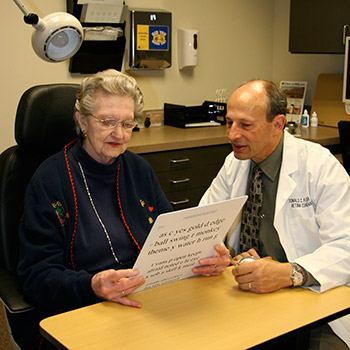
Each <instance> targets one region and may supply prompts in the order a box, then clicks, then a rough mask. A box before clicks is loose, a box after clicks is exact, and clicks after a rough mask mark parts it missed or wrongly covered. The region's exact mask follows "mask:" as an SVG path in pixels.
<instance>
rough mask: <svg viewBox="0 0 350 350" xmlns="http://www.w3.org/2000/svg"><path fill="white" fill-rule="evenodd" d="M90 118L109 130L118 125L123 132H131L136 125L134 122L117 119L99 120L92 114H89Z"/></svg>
mask: <svg viewBox="0 0 350 350" xmlns="http://www.w3.org/2000/svg"><path fill="white" fill-rule="evenodd" d="M90 116H91V117H92V118H94V119H96V120H97V121H99V122H100V123H101V124H102V125H103V126H105V127H106V128H110V129H112V128H115V127H116V126H118V125H121V127H122V128H123V129H124V130H129V131H131V130H132V129H133V128H134V127H135V126H136V125H137V123H136V122H135V120H118V119H113V118H107V119H100V118H97V117H95V116H94V115H93V114H90Z"/></svg>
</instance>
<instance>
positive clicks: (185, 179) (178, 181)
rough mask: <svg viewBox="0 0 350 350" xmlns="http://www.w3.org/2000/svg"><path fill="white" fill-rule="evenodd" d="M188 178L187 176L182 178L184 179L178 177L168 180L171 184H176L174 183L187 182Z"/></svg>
mask: <svg viewBox="0 0 350 350" xmlns="http://www.w3.org/2000/svg"><path fill="white" fill-rule="evenodd" d="M189 181H190V179H189V178H188V177H186V178H184V179H180V180H170V183H171V184H172V185H176V184H182V183H185V182H189Z"/></svg>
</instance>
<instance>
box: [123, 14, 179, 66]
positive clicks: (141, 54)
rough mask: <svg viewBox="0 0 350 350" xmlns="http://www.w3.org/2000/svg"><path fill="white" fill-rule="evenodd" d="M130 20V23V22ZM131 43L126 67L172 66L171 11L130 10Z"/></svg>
mask: <svg viewBox="0 0 350 350" xmlns="http://www.w3.org/2000/svg"><path fill="white" fill-rule="evenodd" d="M128 22H129V23H128ZM127 25H128V26H129V28H128V29H129V31H130V34H129V37H130V45H129V48H128V55H129V57H128V58H127V62H128V66H127V67H126V69H164V68H169V67H171V41H172V38H171V13H170V12H168V11H164V10H159V9H157V10H130V21H127Z"/></svg>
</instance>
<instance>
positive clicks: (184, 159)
mask: <svg viewBox="0 0 350 350" xmlns="http://www.w3.org/2000/svg"><path fill="white" fill-rule="evenodd" d="M189 161H190V159H189V158H182V159H170V163H171V164H178V163H187V162H189Z"/></svg>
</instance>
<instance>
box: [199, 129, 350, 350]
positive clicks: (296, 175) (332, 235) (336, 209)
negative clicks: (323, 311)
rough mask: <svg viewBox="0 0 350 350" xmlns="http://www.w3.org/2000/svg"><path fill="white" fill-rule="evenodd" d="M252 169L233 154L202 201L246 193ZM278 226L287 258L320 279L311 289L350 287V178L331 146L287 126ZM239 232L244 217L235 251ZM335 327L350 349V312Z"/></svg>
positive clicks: (233, 242)
mask: <svg viewBox="0 0 350 350" xmlns="http://www.w3.org/2000/svg"><path fill="white" fill-rule="evenodd" d="M249 168H250V160H243V161H241V160H237V159H236V158H234V156H233V153H231V154H229V155H228V156H227V158H226V160H225V163H224V165H223V167H222V168H221V170H220V171H219V173H218V175H217V176H216V178H215V179H214V180H213V182H212V184H211V186H210V187H209V188H208V190H207V191H206V193H205V194H204V196H203V198H202V199H201V201H200V204H199V205H204V204H209V203H213V202H217V201H220V200H225V199H229V198H234V197H238V196H241V195H244V194H245V193H246V187H247V180H248V174H249ZM274 226H275V228H276V230H277V232H278V235H279V238H280V242H281V244H282V247H283V248H284V250H285V252H286V255H287V258H288V261H294V262H297V263H298V264H299V265H301V266H303V267H304V268H305V269H306V270H307V271H309V272H310V273H311V274H312V275H313V276H314V277H315V278H316V279H317V281H318V282H319V283H320V286H319V287H313V288H311V289H313V290H315V291H318V292H324V291H326V290H328V289H331V288H334V287H337V286H341V285H347V286H350V178H349V176H348V174H347V173H346V171H345V170H344V168H343V166H342V165H341V164H340V163H339V162H338V160H337V159H336V158H335V157H334V156H333V155H332V154H331V153H330V152H329V151H328V150H327V149H326V148H323V147H322V146H320V145H318V144H316V143H312V142H308V141H305V140H302V139H298V138H295V137H293V136H292V135H290V134H289V133H288V132H286V131H285V132H284V146H283V158H282V165H281V171H280V178H279V183H278V189H277V195H276V207H275V217H274ZM239 234H240V221H239V222H237V225H236V227H234V228H233V234H232V236H231V238H230V241H229V246H230V247H232V248H234V249H235V250H236V251H237V248H238V245H239ZM349 303H350V301H349ZM330 326H331V327H332V329H333V331H334V332H335V333H336V334H338V336H339V337H340V338H342V339H343V340H344V341H345V342H346V344H347V345H348V347H349V348H350V315H349V316H345V317H343V318H341V319H338V320H336V321H333V322H331V323H330Z"/></svg>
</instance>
